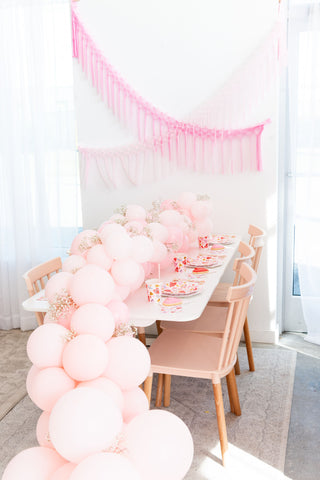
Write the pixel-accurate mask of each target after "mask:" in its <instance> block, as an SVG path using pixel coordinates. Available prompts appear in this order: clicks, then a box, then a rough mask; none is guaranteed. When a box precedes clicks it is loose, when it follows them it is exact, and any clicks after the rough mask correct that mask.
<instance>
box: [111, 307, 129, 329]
mask: <svg viewBox="0 0 320 480" xmlns="http://www.w3.org/2000/svg"><path fill="white" fill-rule="evenodd" d="M108 309H109V310H110V311H111V312H112V315H113V318H114V320H115V325H116V327H117V326H119V324H120V323H127V322H128V320H129V307H128V306H127V305H126V304H125V303H124V302H121V301H119V300H112V301H111V302H110V303H108Z"/></svg>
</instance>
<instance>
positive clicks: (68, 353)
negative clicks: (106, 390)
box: [62, 334, 108, 382]
mask: <svg viewBox="0 0 320 480" xmlns="http://www.w3.org/2000/svg"><path fill="white" fill-rule="evenodd" d="M62 363H63V368H64V369H65V371H66V372H67V374H68V375H70V377H72V378H74V379H75V380H77V381H80V382H82V381H86V380H93V379H94V378H97V377H99V376H100V375H101V374H102V373H103V372H104V370H105V369H106V366H107V364H108V349H107V347H106V345H105V343H104V342H103V340H101V338H99V337H96V336H95V335H88V334H82V335H79V336H78V337H75V338H74V339H73V340H71V341H70V342H69V343H68V345H67V346H66V348H65V350H64V352H63V360H62Z"/></svg>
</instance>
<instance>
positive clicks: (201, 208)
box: [190, 200, 210, 220]
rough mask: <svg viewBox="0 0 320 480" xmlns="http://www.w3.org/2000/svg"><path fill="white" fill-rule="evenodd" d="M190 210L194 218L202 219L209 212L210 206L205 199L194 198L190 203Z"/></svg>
mask: <svg viewBox="0 0 320 480" xmlns="http://www.w3.org/2000/svg"><path fill="white" fill-rule="evenodd" d="M190 212H191V215H192V217H193V218H194V219H195V220H203V219H204V218H206V217H207V216H208V215H209V214H210V206H209V203H208V202H207V201H206V200H196V201H195V202H193V203H192V204H191V207H190Z"/></svg>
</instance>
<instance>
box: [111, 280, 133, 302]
mask: <svg viewBox="0 0 320 480" xmlns="http://www.w3.org/2000/svg"><path fill="white" fill-rule="evenodd" d="M130 292H131V289H130V287H129V286H128V285H118V284H117V283H116V288H115V293H114V296H113V298H114V300H122V301H124V300H125V299H126V298H127V297H128V295H129V294H130ZM111 301H112V300H111Z"/></svg>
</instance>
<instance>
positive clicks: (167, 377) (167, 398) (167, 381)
mask: <svg viewBox="0 0 320 480" xmlns="http://www.w3.org/2000/svg"><path fill="white" fill-rule="evenodd" d="M170 393H171V375H165V376H164V397H163V406H164V407H170Z"/></svg>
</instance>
